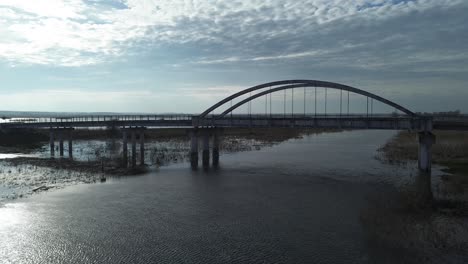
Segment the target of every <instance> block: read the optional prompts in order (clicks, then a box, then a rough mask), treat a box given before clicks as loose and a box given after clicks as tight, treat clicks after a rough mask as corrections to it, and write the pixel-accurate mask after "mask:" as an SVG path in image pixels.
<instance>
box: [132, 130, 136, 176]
mask: <svg viewBox="0 0 468 264" xmlns="http://www.w3.org/2000/svg"><path fill="white" fill-rule="evenodd" d="M136 160H137V157H136V132H135V131H132V168H135V167H136Z"/></svg>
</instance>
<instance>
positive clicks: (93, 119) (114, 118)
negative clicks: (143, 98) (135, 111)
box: [0, 114, 193, 124]
mask: <svg viewBox="0 0 468 264" xmlns="http://www.w3.org/2000/svg"><path fill="white" fill-rule="evenodd" d="M192 117H193V115H170V114H167V115H81V116H53V117H30V118H27V117H23V118H10V119H3V120H0V123H4V124H34V123H51V124H52V123H54V124H55V123H101V122H131V121H136V122H138V121H140V122H141V121H146V122H151V121H190V120H192Z"/></svg>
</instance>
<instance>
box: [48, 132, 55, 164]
mask: <svg viewBox="0 0 468 264" xmlns="http://www.w3.org/2000/svg"><path fill="white" fill-rule="evenodd" d="M54 134H55V133H54V130H53V129H51V130H50V133H49V135H50V139H49V145H50V156H51V157H54V156H55V137H54V136H55V135H54Z"/></svg>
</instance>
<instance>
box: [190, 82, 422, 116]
mask: <svg viewBox="0 0 468 264" xmlns="http://www.w3.org/2000/svg"><path fill="white" fill-rule="evenodd" d="M276 86H279V87H276ZM302 87H320V88H330V89H336V90H342V91H348V92H352V93H355V94H360V95H363V96H366V97H368V98H372V99H374V100H376V101H379V102H381V103H383V104H386V105H389V106H392V107H394V108H396V109H398V110H400V111H401V112H403V113H405V114H407V115H409V116H415V115H416V114H415V113H413V112H412V111H410V110H409V109H407V108H405V107H403V106H401V105H399V104H397V103H395V102H392V101H390V100H387V99H385V98H383V97H380V96H378V95H376V94H373V93H369V92H367V91H364V90H361V89H358V88H355V87H351V86H348V85H344V84H339V83H334V82H327V81H318V80H285V81H277V82H270V83H265V84H261V85H257V86H254V87H251V88H248V89H245V90H242V91H240V92H238V93H235V94H233V95H231V96H228V97H226V98H225V99H223V100H221V101H219V102H218V103H216V104H214V105H213V106H211V107H210V108H208V109H207V110H206V111H204V112H203V113H202V114H201V115H199V118H205V117H207V116H208V114H209V113H211V112H213V111H214V110H216V109H217V108H219V107H221V106H222V105H224V104H226V103H227V102H230V101H231V100H233V99H236V98H239V97H240V96H242V95H245V94H248V93H250V92H253V91H258V90H262V89H265V88H271V89H269V90H265V91H262V92H260V93H257V94H254V95H252V96H249V97H248V98H246V99H244V100H242V101H240V102H239V103H237V104H235V105H233V106H232V107H230V108H229V109H227V110H226V111H224V112H223V113H222V114H221V115H220V116H219V117H223V116H225V115H226V114H228V113H229V112H231V111H233V110H234V109H236V108H238V107H240V106H241V105H244V104H246V103H248V102H250V101H252V100H254V99H256V98H258V97H261V96H263V95H267V94H270V93H274V92H278V91H282V90H288V89H294V88H302Z"/></svg>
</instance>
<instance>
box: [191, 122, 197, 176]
mask: <svg viewBox="0 0 468 264" xmlns="http://www.w3.org/2000/svg"><path fill="white" fill-rule="evenodd" d="M190 141H191V148H190V165H191V167H192V169H194V170H196V169H197V168H198V131H197V130H196V129H194V130H192V132H191V134H190Z"/></svg>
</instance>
